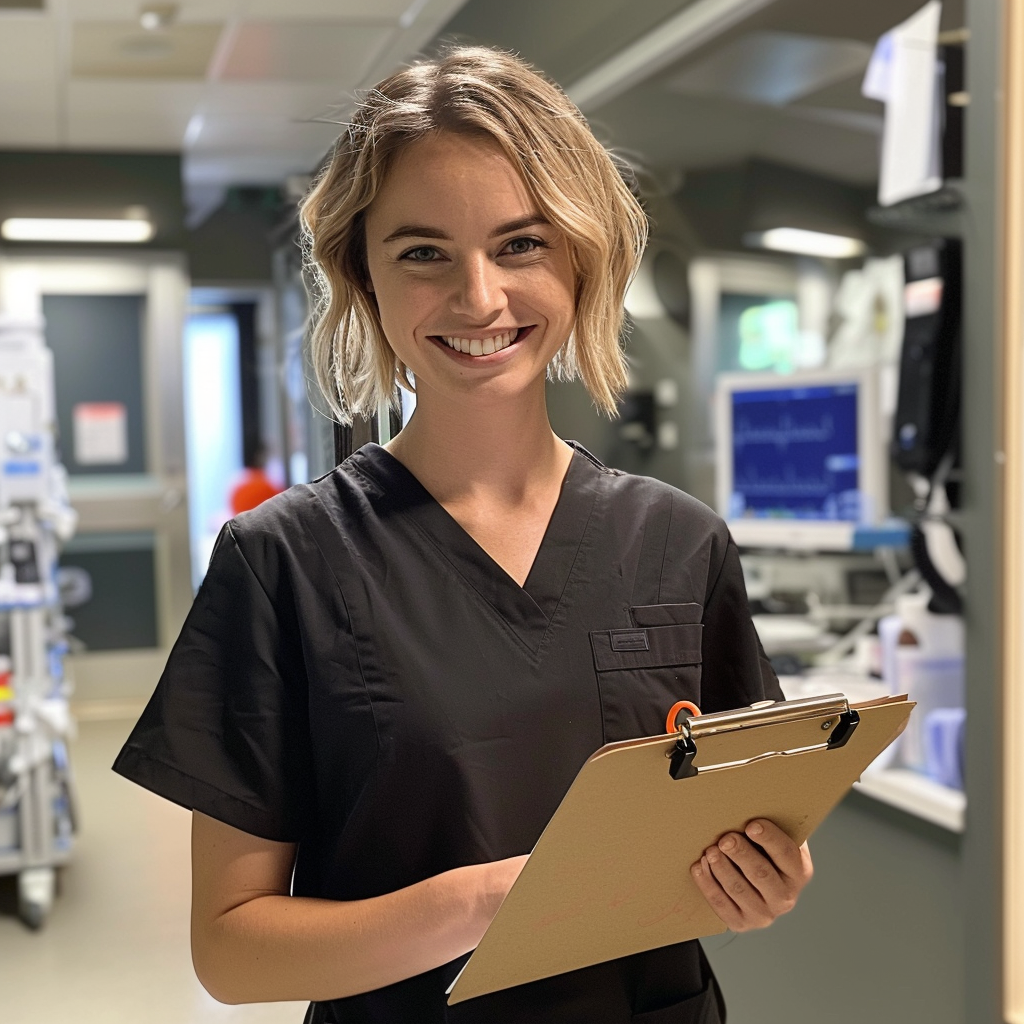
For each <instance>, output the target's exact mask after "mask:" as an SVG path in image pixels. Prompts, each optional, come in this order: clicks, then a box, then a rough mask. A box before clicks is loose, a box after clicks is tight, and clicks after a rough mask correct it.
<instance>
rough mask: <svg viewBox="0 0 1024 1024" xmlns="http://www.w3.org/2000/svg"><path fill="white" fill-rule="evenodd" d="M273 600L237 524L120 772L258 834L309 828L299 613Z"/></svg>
mask: <svg viewBox="0 0 1024 1024" xmlns="http://www.w3.org/2000/svg"><path fill="white" fill-rule="evenodd" d="M283 591H285V588H283V587H281V586H275V587H274V588H273V591H272V592H273V593H274V600H273V601H272V600H271V598H270V597H269V596H268V592H267V590H266V589H265V588H264V586H263V585H262V584H261V582H260V579H259V578H258V577H257V574H256V572H254V570H253V567H252V566H251V565H250V563H249V561H248V560H247V559H246V557H245V555H244V554H243V552H242V550H241V548H240V547H239V543H238V539H237V537H236V535H235V533H234V531H233V529H232V524H231V523H229V524H228V525H227V526H225V527H224V529H223V531H222V532H221V535H220V537H219V539H218V542H217V546H216V548H215V550H214V554H213V558H212V559H211V562H210V567H209V570H208V571H207V575H206V578H205V580H204V581H203V585H202V587H200V590H199V593H198V594H197V595H196V599H195V602H194V603H193V605H192V609H191V611H190V612H189V615H188V618H187V619H186V620H185V625H184V627H183V628H182V631H181V635H180V636H179V638H178V640H177V642H176V643H175V645H174V648H173V650H172V651H171V655H170V658H169V659H168V662H167V666H166V668H165V669H164V673H163V675H162V676H161V678H160V682H159V683H158V684H157V688H156V690H155V692H154V694H153V697H152V699H151V700H150V701H149V704H148V705H147V707H146V709H145V711H144V712H143V714H142V717H141V718H140V719H139V721H138V723H137V725H136V726H135V728H134V729H133V730H132V733H131V735H130V736H129V737H128V740H127V742H126V743H125V745H124V748H123V749H122V750H121V752H120V754H119V755H118V757H117V760H116V761H115V762H114V771H116V772H118V773H119V774H121V775H123V776H125V778H128V779H131V780H132V781H133V782H136V783H138V784H139V785H141V786H144V787H145V788H146V789H149V790H152V791H153V792H154V793H157V794H158V795H160V796H163V797H166V798H167V799H168V800H172V801H174V802H175V803H177V804H181V805H182V806H183V807H187V808H189V809H192V810H197V811H201V812H202V813H203V814H207V815H209V816H210V817H213V818H217V819H218V820H220V821H223V822H225V823H226V824H228V825H232V826H234V827H235V828H239V829H241V830H243V831H245V832H249V833H251V834H252V835H256V836H260V837H262V838H264V839H271V840H277V841H280V842H297V841H298V840H299V839H300V837H301V836H302V835H303V833H304V831H305V829H306V827H307V823H308V822H309V820H310V818H311V808H312V806H313V799H314V796H313V781H312V769H311V763H312V759H311V754H310V740H309V723H308V713H307V705H308V686H307V682H306V675H305V670H304V666H303V661H302V650H301V645H300V641H299V637H298V636H297V629H296V627H295V624H294V622H295V613H294V608H282V607H280V605H281V601H282V592H283Z"/></svg>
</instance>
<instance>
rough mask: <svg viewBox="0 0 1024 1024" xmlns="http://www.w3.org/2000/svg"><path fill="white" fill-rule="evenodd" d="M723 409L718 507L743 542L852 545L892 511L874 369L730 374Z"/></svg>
mask: <svg viewBox="0 0 1024 1024" xmlns="http://www.w3.org/2000/svg"><path fill="white" fill-rule="evenodd" d="M716 417H717V420H716V477H717V480H716V484H717V487H716V492H717V502H718V511H719V513H720V514H721V515H722V516H723V517H724V518H725V520H726V521H727V523H728V524H729V528H730V530H731V531H732V535H733V537H734V538H735V540H736V543H737V544H739V545H741V546H747V547H775V548H799V549H804V550H819V551H837V550H838V551H843V550H849V549H850V548H851V547H852V546H853V540H854V532H855V531H856V529H857V527H869V526H875V525H877V524H878V523H879V522H881V520H882V519H883V518H884V517H885V516H886V515H887V514H888V487H887V479H888V465H887V462H886V454H885V451H886V448H885V431H884V429H883V424H882V422H881V421H882V416H881V411H880V407H879V402H878V382H877V375H876V372H875V371H874V370H871V369H850V370H821V371H818V370H815V371H802V372H799V373H793V374H775V373H772V374H745V373H731V374H722V375H721V376H719V377H718V379H717V382H716Z"/></svg>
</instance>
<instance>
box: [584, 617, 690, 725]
mask: <svg viewBox="0 0 1024 1024" xmlns="http://www.w3.org/2000/svg"><path fill="white" fill-rule="evenodd" d="M702 613H703V608H702V607H701V606H700V605H699V604H677V605H664V604H663V605H644V606H637V607H633V608H631V609H630V614H631V618H632V619H633V622H634V623H636V626H635V628H632V629H605V630H595V631H593V632H592V633H591V634H590V646H591V649H592V651H593V654H594V670H595V672H596V675H597V686H598V692H599V695H600V699H601V714H602V717H603V720H604V738H605V742H606V743H612V742H614V741H616V740H626V739H634V738H635V737H638V736H654V735H657V734H659V733H662V732H664V731H665V715H666V714H667V713H668V710H669V708H670V707H671V706H672V705H673V704H674V703H675V702H676V701H677V700H690V701H693V702H694V703H695V704H699V703H700V670H701V637H702V634H703V631H704V627H703V626H702V625H701V622H700V619H701V615H702Z"/></svg>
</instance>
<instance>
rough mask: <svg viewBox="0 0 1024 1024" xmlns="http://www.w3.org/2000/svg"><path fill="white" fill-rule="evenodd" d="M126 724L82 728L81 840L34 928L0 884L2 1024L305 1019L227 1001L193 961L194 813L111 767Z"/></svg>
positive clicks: (278, 1007) (3, 881)
mask: <svg viewBox="0 0 1024 1024" xmlns="http://www.w3.org/2000/svg"><path fill="white" fill-rule="evenodd" d="M131 726H132V722H131V721H130V720H127V719H126V720H118V721H88V722H82V723H81V724H80V725H79V735H78V738H77V739H76V741H75V743H74V745H73V747H72V766H73V768H74V771H75V776H76V781H77V791H78V803H79V816H80V819H81V825H80V834H79V836H78V840H77V842H76V846H75V852H74V857H73V859H72V862H71V864H70V865H69V866H68V867H67V868H66V869H65V870H64V872H63V875H62V879H61V890H60V894H59V896H58V898H57V901H56V903H55V905H54V908H53V911H52V914H51V916H50V918H49V919H48V921H47V922H46V924H45V925H44V926H43V928H42V929H41V930H40V931H38V932H31V931H29V930H28V929H27V928H26V927H25V926H24V925H23V924H22V923H21V922H20V921H19V920H18V917H17V912H16V911H17V889H16V880H15V879H14V878H13V877H7V878H0V1020H2V1021H3V1022H4V1024H58V1022H64V1021H67V1022H71V1021H74V1022H75V1024H129V1022H130V1024H139V1022H142V1021H145V1022H146V1024H213V1022H217V1024H235V1022H237V1024H300V1022H301V1021H302V1017H303V1014H304V1012H305V1004H303V1003H263V1004H255V1005H250V1006H225V1005H223V1004H221V1003H218V1002H216V1001H215V1000H214V999H212V998H211V997H210V996H209V995H207V993H206V991H205V990H204V989H203V988H202V986H200V984H199V982H198V981H197V980H196V977H195V975H194V974H193V972H192V963H191V960H190V958H189V884H190V882H189V859H188V858H189V852H188V847H189V814H188V812H187V811H184V810H182V809H181V808H179V807H175V806H173V805H172V804H168V803H167V802H166V801H164V800H160V799H158V798H157V797H154V796H152V795H150V794H149V793H147V792H145V791H144V790H142V789H139V788H138V787H137V786H134V785H132V784H131V783H129V782H127V781H125V780H124V779H122V778H121V777H120V776H117V775H115V774H114V773H113V772H112V771H111V770H110V765H111V763H112V761H113V760H114V756H115V755H116V753H117V751H118V749H120V746H121V744H122V743H123V741H124V739H125V737H126V736H127V735H128V732H129V730H130V728H131Z"/></svg>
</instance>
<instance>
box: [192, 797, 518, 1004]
mask: <svg viewBox="0 0 1024 1024" xmlns="http://www.w3.org/2000/svg"><path fill="white" fill-rule="evenodd" d="M294 860H295V845H294V844H292V843H275V842H272V841H270V840H268V839H260V838H258V837H256V836H252V835H249V834H248V833H247V832H242V831H240V830H238V829H236V828H232V827H231V826H230V825H225V824H224V823H223V822H220V821H217V820H216V819H215V818H210V817H207V816H206V815H205V814H201V813H199V812H198V811H196V812H193V815H192V962H193V964H194V965H195V970H196V974H197V975H198V977H199V980H200V981H201V982H202V983H203V986H204V987H205V988H206V990H207V991H208V992H209V993H210V994H211V995H212V996H213V997H214V998H215V999H218V1000H220V1001H221V1002H223V1003H247V1002H265V1001H266V1002H270V1001H275V1000H286V999H309V1000H313V1001H320V1000H326V999H340V998H342V997H344V996H350V995H355V994H357V993H359V992H368V991H370V990H371V989H375V988H381V987H382V986H384V985H390V984H393V983H394V982H397V981H401V980H403V979H404V978H409V977H412V976H413V975H415V974H420V973H422V972H423V971H428V970H430V969H432V968H434V967H439V966H440V965H441V964H444V963H447V962H448V961H450V960H454V959H455V958H456V957H458V956H461V955H462V954H463V953H466V952H468V951H469V950H471V949H473V948H474V947H475V946H476V945H477V943H478V942H479V941H480V938H481V936H482V935H483V933H484V931H485V930H486V928H487V925H488V924H489V923H490V921H491V918H492V917H493V916H494V914H495V912H496V911H497V909H498V907H499V905H500V904H501V901H502V900H503V899H504V898H505V895H506V893H507V892H508V890H509V889H510V888H511V887H512V883H513V882H514V881H515V880H516V878H517V876H518V875H519V872H520V870H521V869H522V866H523V864H524V863H525V862H526V857H511V858H509V859H508V860H501V861H495V862H493V863H490V864H477V865H472V866H470V867H463V868H456V869H454V870H452V871H446V872H444V873H443V874H440V875H435V876H434V877H433V878H428V879H425V880H424V881H422V882H418V883H417V884H415V885H410V886H409V887H408V888H405V889H399V890H398V891H397V892H392V893H388V894H387V895H384V896H378V897H375V898H373V899H366V900H355V901H352V902H344V903H342V902H335V901H333V900H324V899H309V898H305V897H295V896H290V895H289V894H288V893H289V888H290V884H291V876H292V866H293V863H294Z"/></svg>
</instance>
